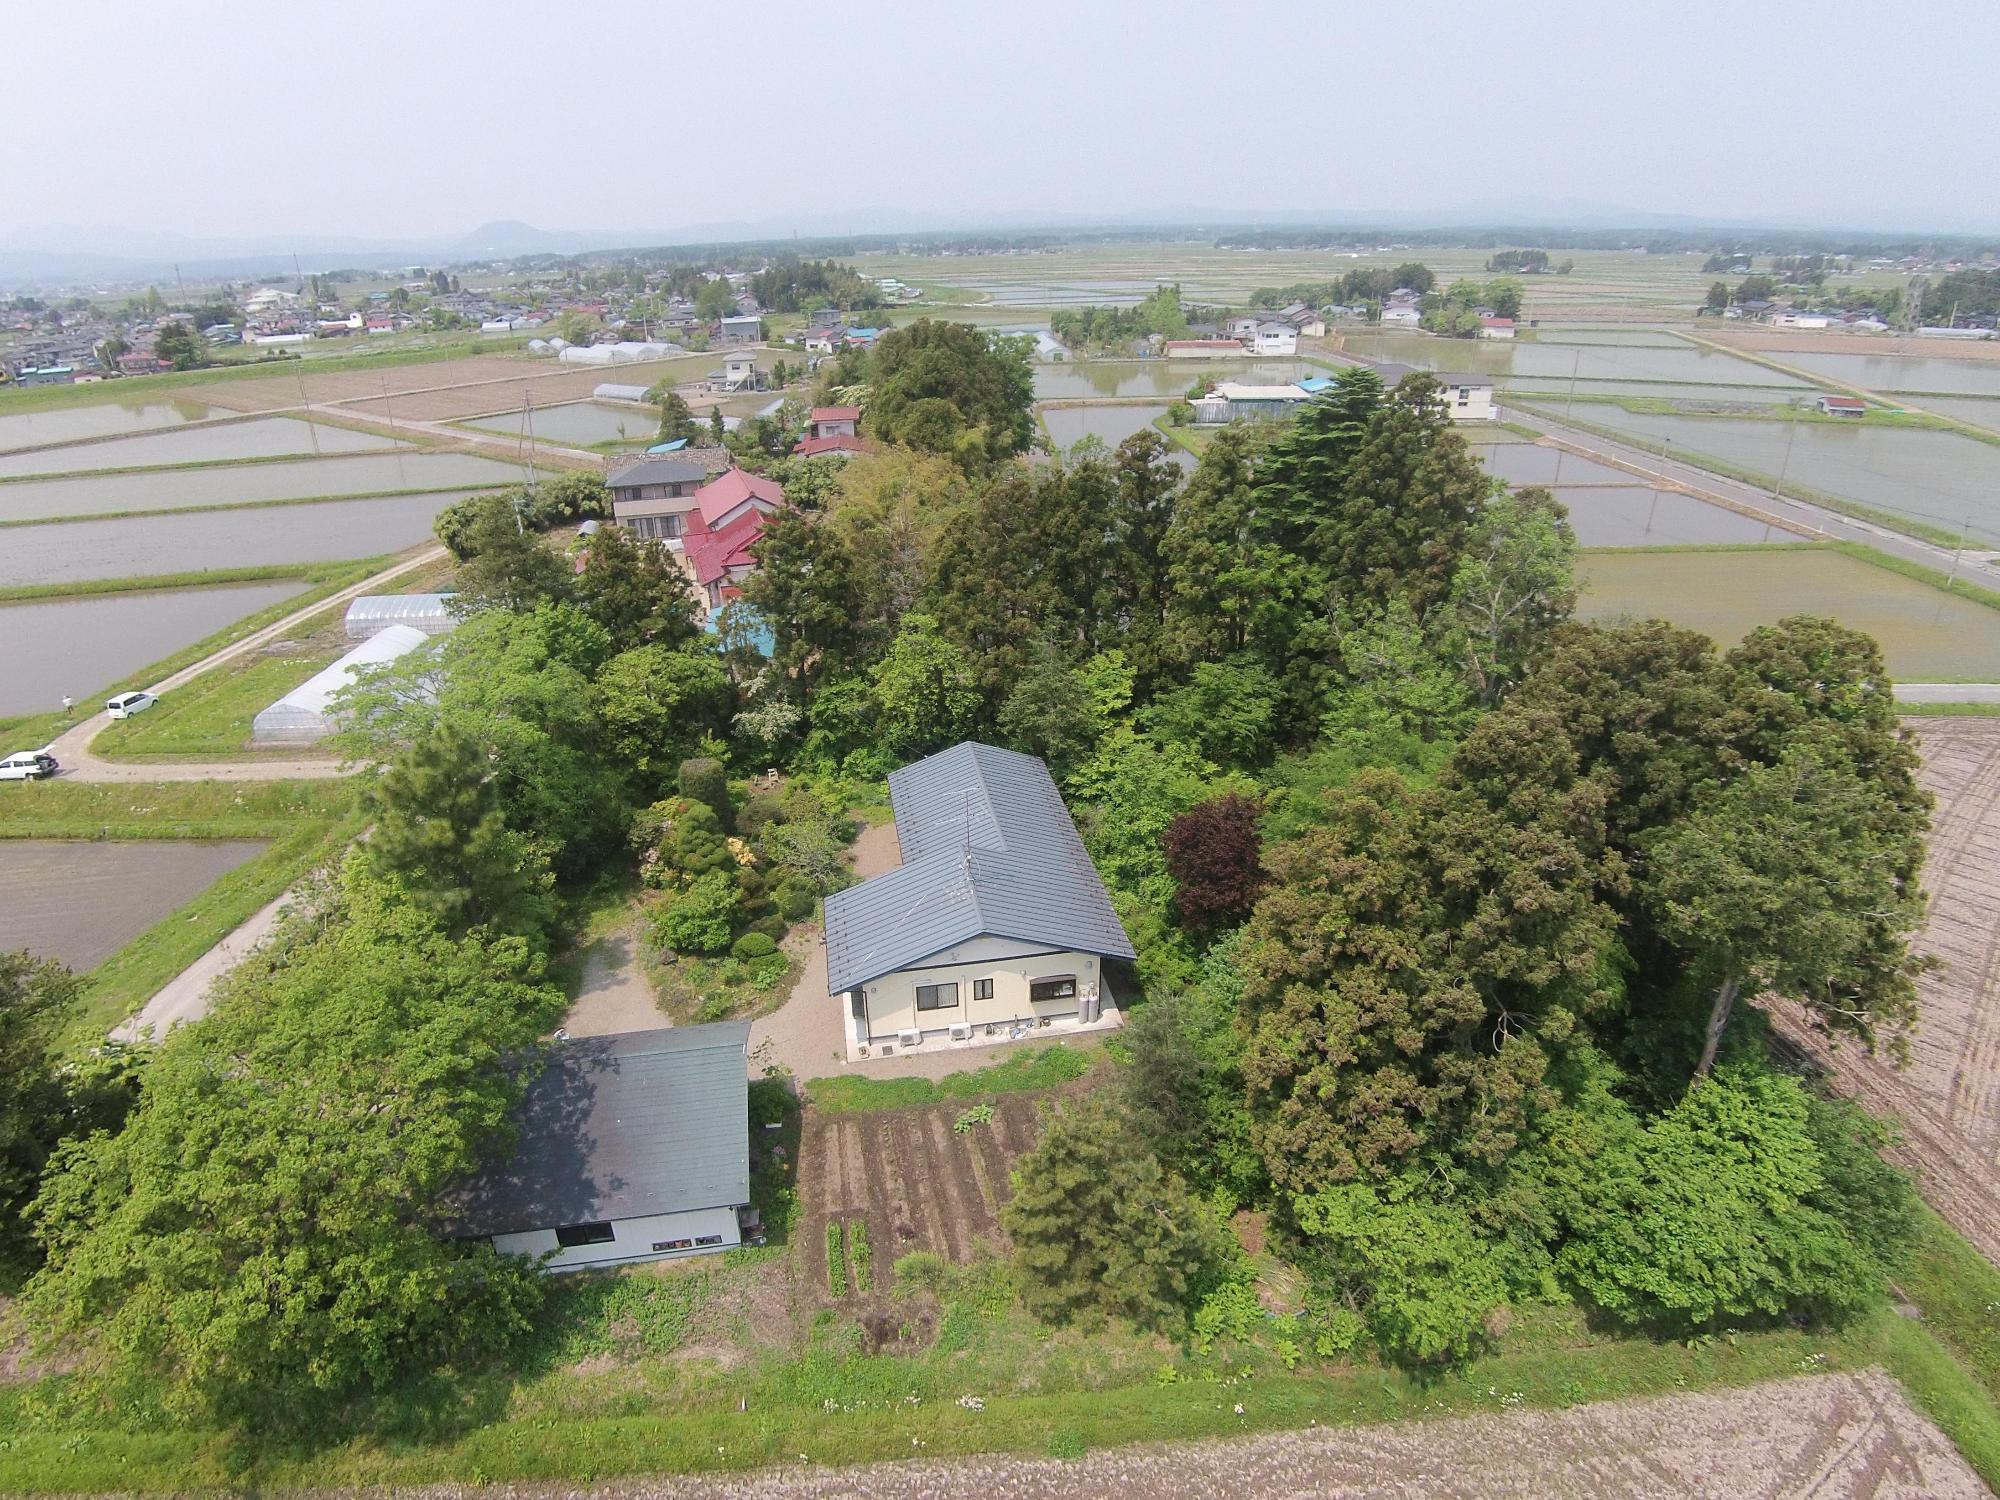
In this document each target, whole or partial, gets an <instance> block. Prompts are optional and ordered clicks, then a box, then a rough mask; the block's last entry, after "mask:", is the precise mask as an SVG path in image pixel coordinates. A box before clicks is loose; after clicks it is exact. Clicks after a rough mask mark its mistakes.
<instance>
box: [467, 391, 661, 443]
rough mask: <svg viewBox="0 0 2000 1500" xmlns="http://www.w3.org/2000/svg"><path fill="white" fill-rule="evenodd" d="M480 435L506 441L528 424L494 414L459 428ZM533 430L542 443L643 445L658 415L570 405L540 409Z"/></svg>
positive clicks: (510, 414) (597, 404)
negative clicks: (496, 434)
mask: <svg viewBox="0 0 2000 1500" xmlns="http://www.w3.org/2000/svg"><path fill="white" fill-rule="evenodd" d="M458 425H459V426H461V427H471V428H474V429H476V430H478V431H481V432H502V433H505V434H506V435H507V436H508V437H519V436H521V435H522V434H524V433H525V432H526V431H527V430H528V428H529V426H530V422H529V420H528V418H527V417H525V416H523V414H522V413H520V412H518V411H507V412H497V413H495V414H494V415H493V416H490V417H472V418H470V419H469V420H467V421H464V422H461V423H459V424H458ZM532 426H533V429H534V434H535V437H536V439H537V440H539V441H541V442H544V443H576V444H579V445H581V446H583V447H589V446H590V445H591V444H593V443H642V442H650V441H652V440H653V437H654V434H656V433H657V432H658V431H659V430H660V417H659V413H658V412H653V411H648V410H647V409H646V408H645V407H643V406H613V405H611V404H609V403H607V402H602V401H571V402H569V403H567V404H565V405H562V406H543V407H538V408H536V410H535V412H534V413H533V422H532Z"/></svg>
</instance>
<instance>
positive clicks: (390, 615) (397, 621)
mask: <svg viewBox="0 0 2000 1500" xmlns="http://www.w3.org/2000/svg"><path fill="white" fill-rule="evenodd" d="M454 597H455V596H454V595H451V594H364V595H362V596H361V597H360V598H359V599H356V600H355V601H354V602H353V603H352V604H350V605H348V606H347V638H348V639H349V640H350V641H365V640H367V639H368V638H369V637H370V636H374V635H379V634H381V632H383V631H385V630H387V629H388V628H389V627H390V626H391V625H408V626H409V627H410V628H411V629H413V630H421V631H422V632H423V633H424V634H425V635H443V634H444V633H445V632H446V631H449V630H452V629H455V628H456V627H457V625H458V616H457V615H455V614H453V613H452V612H451V601H452V599H453V598H454Z"/></svg>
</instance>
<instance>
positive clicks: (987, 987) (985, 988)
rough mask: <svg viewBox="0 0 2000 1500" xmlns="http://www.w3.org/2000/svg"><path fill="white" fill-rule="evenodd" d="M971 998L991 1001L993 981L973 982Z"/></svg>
mask: <svg viewBox="0 0 2000 1500" xmlns="http://www.w3.org/2000/svg"><path fill="white" fill-rule="evenodd" d="M972 998H973V999H975V1000H991V999H992V998H993V981H992V980H990V979H975V980H973V981H972Z"/></svg>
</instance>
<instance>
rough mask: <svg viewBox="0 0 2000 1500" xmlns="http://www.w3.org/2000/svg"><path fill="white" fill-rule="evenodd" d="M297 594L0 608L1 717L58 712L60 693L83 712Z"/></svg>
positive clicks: (247, 586)
mask: <svg viewBox="0 0 2000 1500" xmlns="http://www.w3.org/2000/svg"><path fill="white" fill-rule="evenodd" d="M5 535H6V533H4V532H0V537H4V536H5ZM304 589H305V585H304V584H303V583H300V582H299V581H298V580H296V579H279V580H276V581H274V582H270V583H244V584H231V585H229V586H227V587H222V588H205V589H165V590H159V591H155V592H149V593H137V594H93V595H86V596H84V597H82V598H78V599H37V600H33V601H31V602H29V603H25V604H7V605H0V638H4V639H5V640H7V641H8V642H9V643H10V644H9V648H8V649H7V651H6V652H5V653H4V654H0V716H11V715H14V714H31V713H44V712H47V711H49V710H51V709H57V708H61V707H62V700H63V695H64V694H65V693H67V694H69V695H70V697H72V698H74V699H76V700H77V702H78V704H79V706H86V707H87V706H89V702H90V700H92V699H93V698H95V696H96V695H97V694H98V693H99V691H100V690H102V689H106V688H109V687H111V686H113V685H115V684H122V683H124V682H126V681H127V680H128V679H129V678H130V677H131V675H132V674H133V673H135V672H137V671H139V670H140V669H141V668H142V667H146V666H150V665H151V664H152V663H154V662H156V661H160V660H163V659H164V658H166V657H169V656H172V655H173V654H174V653H175V652H176V651H179V650H181V649H183V648H184V647H187V646H191V645H193V644H194V643H195V642H196V641H199V640H202V639H204V638H206V637H208V636H210V635H213V634H214V633H215V632H216V631H218V630H221V629H222V628H223V627H224V626H226V625H229V624H232V623H234V622H235V621H237V620H240V619H242V618H243V617H244V616H246V615H251V614H255V613H256V612H257V611H259V610H262V609H266V608H269V607H270V606H271V605H273V604H277V603H279V602H280V601H282V600H285V599H290V598H292V597H293V596H294V595H296V594H299V593H302V592H304ZM24 643H25V644H24ZM12 748H13V747H11V746H9V747H8V749H9V750H11V749H12ZM0 790H4V788H0Z"/></svg>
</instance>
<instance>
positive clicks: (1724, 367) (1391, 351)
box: [1342, 332, 1807, 387]
mask: <svg viewBox="0 0 2000 1500" xmlns="http://www.w3.org/2000/svg"><path fill="white" fill-rule="evenodd" d="M1342 348H1343V352H1345V353H1348V354H1353V355H1359V356H1360V357H1362V358H1364V359H1378V360H1393V361H1395V362H1397V363H1399V364H1406V365H1416V366H1418V367H1420V368H1422V369H1426V370H1458V371H1469V372H1471V373H1474V374H1479V375H1491V376H1494V377H1495V378H1496V379H1498V378H1501V377H1505V376H1509V375H1523V376H1533V377H1540V378H1543V379H1549V378H1556V377H1561V378H1564V379H1567V378H1568V377H1569V376H1570V374H1571V373H1572V372H1574V373H1575V375H1576V377H1577V378H1578V379H1579V380H1641V381H1672V382H1686V383H1690V384H1697V385H1759V386H1793V387H1804V386H1806V384H1807V382H1805V381H1803V380H1798V379H1795V378H1793V377H1792V376H1789V375H1784V374H1781V373H1779V372H1778V371H1776V370H1770V369H1766V368H1765V367H1764V366H1763V365H1760V364H1756V363H1755V362H1753V361H1751V360H1747V359H1739V358H1737V356H1735V355H1733V354H1722V353H1719V352H1717V351H1715V350H1713V349H1700V348H1696V347H1695V346H1694V345H1692V344H1683V345H1681V346H1680V347H1679V348H1660V347H1655V346H1652V345H1645V344H1636V345H1635V344H1601V345H1598V344H1591V345H1585V344H1575V345H1557V344H1536V343H1505V342H1493V341H1489V340H1483V339H1441V338H1434V337H1432V336H1431V335H1429V334H1423V333H1397V332H1389V333H1370V332H1363V333H1349V334H1347V335H1346V336H1345V341H1344V343H1343V345H1342Z"/></svg>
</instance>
